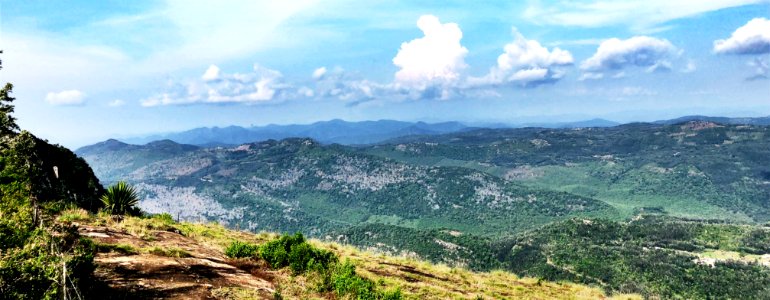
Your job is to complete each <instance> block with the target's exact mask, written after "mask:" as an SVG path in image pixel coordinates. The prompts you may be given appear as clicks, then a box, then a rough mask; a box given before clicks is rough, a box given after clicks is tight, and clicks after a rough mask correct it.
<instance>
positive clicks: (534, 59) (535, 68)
mask: <svg viewBox="0 0 770 300" xmlns="http://www.w3.org/2000/svg"><path fill="white" fill-rule="evenodd" d="M513 35H514V40H513V42H511V43H509V44H507V45H505V47H504V48H503V50H504V52H503V54H501V55H500V56H499V57H498V58H497V65H496V66H495V67H493V68H492V69H491V70H490V71H489V74H487V75H486V76H484V77H480V78H470V79H469V84H470V85H471V86H476V85H488V84H502V83H508V82H510V83H518V84H521V85H525V86H532V85H537V84H540V83H546V82H555V81H557V80H559V79H560V78H561V77H562V76H563V75H564V72H563V70H561V67H566V66H569V65H572V64H573V63H574V59H573V58H572V54H571V53H569V51H565V50H562V49H559V48H553V49H552V50H551V51H549V50H548V49H547V48H545V47H543V46H542V45H540V43H539V42H538V41H536V40H527V39H526V38H525V37H524V36H523V35H522V34H521V33H519V32H518V31H517V30H516V29H515V28H514V29H513Z"/></svg>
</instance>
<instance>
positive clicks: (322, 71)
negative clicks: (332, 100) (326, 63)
mask: <svg viewBox="0 0 770 300" xmlns="http://www.w3.org/2000/svg"><path fill="white" fill-rule="evenodd" d="M324 75H326V67H320V68H318V69H315V71H313V79H315V80H320V79H323V77H324Z"/></svg>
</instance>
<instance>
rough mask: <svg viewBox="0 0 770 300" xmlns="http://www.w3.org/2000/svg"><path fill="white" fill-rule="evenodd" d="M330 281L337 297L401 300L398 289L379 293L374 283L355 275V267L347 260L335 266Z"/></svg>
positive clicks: (367, 299) (364, 299)
mask: <svg viewBox="0 0 770 300" xmlns="http://www.w3.org/2000/svg"><path fill="white" fill-rule="evenodd" d="M330 279H331V285H332V289H333V290H334V292H335V293H336V294H337V295H338V296H345V295H350V296H351V297H350V298H353V299H360V300H375V299H383V300H398V299H401V290H400V289H395V290H393V291H386V292H383V291H379V290H378V289H377V286H376V285H375V284H374V282H372V281H371V280H369V279H366V278H363V277H361V276H359V275H358V274H356V267H355V266H354V265H353V264H352V263H351V262H350V261H349V260H346V261H345V262H344V263H340V264H337V265H336V266H335V268H334V269H333V271H332V274H331V278H330Z"/></svg>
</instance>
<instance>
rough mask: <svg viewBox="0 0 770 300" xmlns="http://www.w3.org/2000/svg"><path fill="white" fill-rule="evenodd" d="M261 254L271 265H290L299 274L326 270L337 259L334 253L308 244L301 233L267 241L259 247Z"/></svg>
mask: <svg viewBox="0 0 770 300" xmlns="http://www.w3.org/2000/svg"><path fill="white" fill-rule="evenodd" d="M259 255H260V256H261V257H262V259H264V260H265V261H267V263H268V264H270V267H272V268H275V269H279V268H283V267H290V268H291V270H292V271H293V272H294V273H297V274H299V273H302V272H304V271H308V270H312V271H319V270H326V269H328V268H329V266H330V265H331V264H332V263H334V262H336V261H337V257H336V256H335V255H334V253H331V252H329V251H326V250H322V249H318V248H315V247H313V246H312V245H310V244H308V243H307V242H306V241H305V237H304V236H302V234H301V233H296V234H294V235H283V236H281V237H280V238H279V239H277V240H274V241H270V242H267V243H265V244H264V245H262V246H261V247H260V248H259Z"/></svg>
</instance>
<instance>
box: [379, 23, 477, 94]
mask: <svg viewBox="0 0 770 300" xmlns="http://www.w3.org/2000/svg"><path fill="white" fill-rule="evenodd" d="M417 27H418V28H420V30H422V32H423V34H424V36H423V37H421V38H417V39H414V40H411V41H409V42H405V43H403V44H401V48H400V49H399V50H398V54H396V57H394V58H393V64H394V65H396V66H397V67H399V68H400V70H398V72H396V75H395V84H396V85H397V86H399V87H403V88H407V89H418V90H426V89H430V88H432V87H434V86H447V85H450V84H452V83H455V82H457V81H458V80H459V79H460V72H461V71H462V70H463V69H464V68H465V67H466V64H465V55H467V54H468V49H466V48H465V47H463V46H462V44H460V40H461V39H462V37H463V33H462V31H461V30H460V26H458V25H457V24H456V23H445V24H442V23H441V22H440V21H439V19H438V18H437V17H435V16H432V15H424V16H421V17H420V19H419V20H417Z"/></svg>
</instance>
